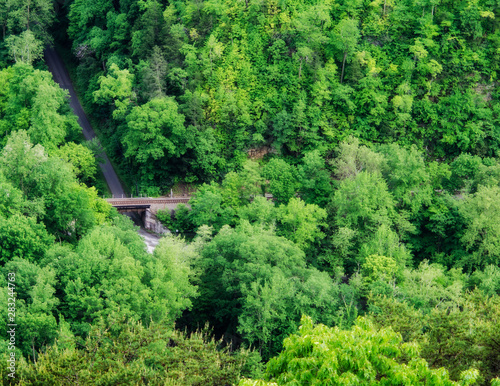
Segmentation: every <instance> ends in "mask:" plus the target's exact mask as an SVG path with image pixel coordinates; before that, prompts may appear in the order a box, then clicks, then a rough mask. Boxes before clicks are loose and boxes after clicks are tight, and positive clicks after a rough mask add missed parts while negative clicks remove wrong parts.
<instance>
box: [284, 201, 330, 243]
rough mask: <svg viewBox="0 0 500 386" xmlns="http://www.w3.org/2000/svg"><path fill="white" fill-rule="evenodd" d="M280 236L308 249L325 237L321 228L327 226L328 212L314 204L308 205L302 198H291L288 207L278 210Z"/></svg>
mask: <svg viewBox="0 0 500 386" xmlns="http://www.w3.org/2000/svg"><path fill="white" fill-rule="evenodd" d="M276 213H277V216H276V217H277V219H278V223H279V224H280V225H279V226H278V234H279V235H280V236H285V237H286V238H287V239H289V240H292V241H293V242H294V243H295V244H297V245H298V246H299V247H301V248H302V249H306V248H307V247H308V246H310V245H311V244H312V243H314V242H315V241H316V240H319V239H321V238H323V237H324V234H323V232H321V229H320V227H321V226H324V225H326V224H325V223H324V222H323V220H325V219H326V210H324V209H322V208H320V207H318V206H317V205H314V204H306V203H305V202H304V201H302V200H301V199H300V198H295V197H293V198H291V199H290V201H289V202H288V205H286V206H285V205H283V204H281V205H280V206H279V207H278V208H277V211H276Z"/></svg>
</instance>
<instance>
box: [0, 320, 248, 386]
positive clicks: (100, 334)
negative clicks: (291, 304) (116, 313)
mask: <svg viewBox="0 0 500 386" xmlns="http://www.w3.org/2000/svg"><path fill="white" fill-rule="evenodd" d="M119 322H122V323H125V324H124V326H123V330H122V331H121V332H120V334H113V333H112V332H111V331H110V330H109V329H107V328H106V327H105V326H104V325H103V324H102V323H97V324H96V325H95V326H93V327H92V330H91V332H90V334H89V336H88V338H87V339H86V340H85V342H84V344H83V345H82V346H81V347H80V346H79V347H78V348H75V344H74V338H71V337H69V338H66V339H64V338H63V337H61V336H60V337H59V339H58V340H57V342H56V344H55V345H54V346H52V347H50V348H49V349H48V350H47V351H46V352H44V353H42V354H41V355H40V356H39V357H38V360H37V363H36V364H33V363H27V362H26V361H24V360H23V359H22V358H20V359H19V361H18V362H17V363H16V365H17V367H16V375H18V377H16V379H15V380H14V382H15V384H16V383H18V382H19V384H20V382H26V383H31V384H33V383H45V384H66V383H74V382H84V383H86V384H102V383H103V382H110V383H115V384H116V383H120V384H130V383H137V384H139V383H144V382H146V383H151V384H158V383H165V382H167V383H168V384H170V385H193V386H194V385H202V384H203V385H213V386H215V385H223V384H234V383H236V382H237V381H238V379H239V377H240V374H241V373H242V372H244V371H245V370H246V369H245V364H246V362H251V360H252V359H253V358H252V357H254V355H252V354H251V353H250V352H249V351H242V350H240V351H237V352H232V353H231V352H229V349H228V348H222V349H221V348H220V343H221V342H219V341H216V340H214V339H212V338H210V336H209V334H208V333H207V332H205V331H203V332H201V331H197V332H195V333H193V334H191V335H189V336H187V335H186V334H184V333H181V332H179V331H175V330H173V328H172V326H171V325H169V324H162V323H151V324H150V325H149V326H147V327H145V326H143V325H142V324H140V323H134V322H123V321H118V323H119ZM71 341H73V344H72V345H71ZM68 343H69V346H70V347H67V346H68ZM145 358H147V359H146V360H145ZM5 363H7V362H6V361H5ZM7 373H8V370H7V368H6V365H4V364H2V367H1V370H0V375H1V376H2V377H6V376H7Z"/></svg>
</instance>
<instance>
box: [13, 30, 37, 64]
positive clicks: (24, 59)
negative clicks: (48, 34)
mask: <svg viewBox="0 0 500 386" xmlns="http://www.w3.org/2000/svg"><path fill="white" fill-rule="evenodd" d="M5 44H6V45H7V47H8V48H9V54H10V56H11V58H12V59H13V60H14V62H16V63H25V64H30V65H31V64H32V63H33V62H34V61H35V60H38V59H41V58H42V56H43V42H42V41H41V40H38V39H37V38H36V37H35V35H34V34H33V32H31V31H30V30H29V29H28V30H26V31H24V32H22V33H21V34H20V35H19V36H15V35H10V36H9V37H8V38H6V39H5Z"/></svg>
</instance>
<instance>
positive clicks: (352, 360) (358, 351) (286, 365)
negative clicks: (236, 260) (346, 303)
mask: <svg viewBox="0 0 500 386" xmlns="http://www.w3.org/2000/svg"><path fill="white" fill-rule="evenodd" d="M301 324H302V325H301V327H300V329H299V332H298V333H297V334H293V335H291V336H290V337H288V338H287V339H286V340H285V342H284V347H285V348H284V350H283V352H282V353H281V354H280V355H279V356H278V357H276V358H273V359H271V361H270V362H269V364H268V368H267V373H266V375H267V377H269V378H270V379H271V380H275V381H277V383H278V384H294V383H297V382H299V383H304V382H307V383H311V384H324V383H325V382H329V383H331V384H334V385H345V384H348V383H349V384H351V383H365V384H387V385H404V384H408V383H411V384H417V383H418V384H422V383H423V384H434V383H436V382H439V383H441V384H443V385H456V384H463V385H470V384H474V383H475V381H476V379H477V377H478V371H477V370H475V369H471V370H468V371H464V372H463V374H462V376H461V381H460V382H459V383H455V382H453V381H451V380H450V378H449V375H448V373H447V371H446V369H444V368H440V369H437V370H432V369H430V368H429V365H428V363H427V362H426V361H425V360H424V359H422V358H421V357H420V355H419V354H420V353H419V349H418V346H417V345H416V344H414V343H401V335H400V334H398V333H395V332H394V331H392V330H391V329H380V330H378V329H376V328H375V327H374V326H373V324H372V323H371V322H370V321H369V320H367V319H363V318H359V319H358V320H357V321H356V324H355V325H354V327H353V328H352V329H351V330H350V331H349V330H348V331H343V330H340V329H339V328H338V327H335V328H328V327H326V326H324V325H321V324H320V325H317V326H314V325H313V322H312V320H311V319H310V318H308V317H303V318H302V320H301Z"/></svg>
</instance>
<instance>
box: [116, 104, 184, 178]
mask: <svg viewBox="0 0 500 386" xmlns="http://www.w3.org/2000/svg"><path fill="white" fill-rule="evenodd" d="M183 123H184V116H183V115H182V114H180V113H178V111H177V103H176V102H175V100H173V99H171V98H161V99H153V100H151V101H149V102H148V103H146V104H145V105H142V106H136V107H134V108H133V109H132V111H131V112H130V114H129V115H128V116H127V125H128V128H129V131H128V132H127V134H126V136H125V137H124V138H123V145H124V147H125V157H126V158H130V159H131V160H132V161H133V163H134V164H136V165H139V166H140V167H141V168H142V170H144V172H145V174H144V177H145V178H146V180H154V179H155V178H158V177H159V176H163V175H164V173H165V172H166V171H167V170H169V169H168V165H167V164H166V160H175V159H176V158H180V157H181V156H182V155H183V154H184V153H185V152H186V138H185V135H186V130H185V128H184V125H183Z"/></svg>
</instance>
